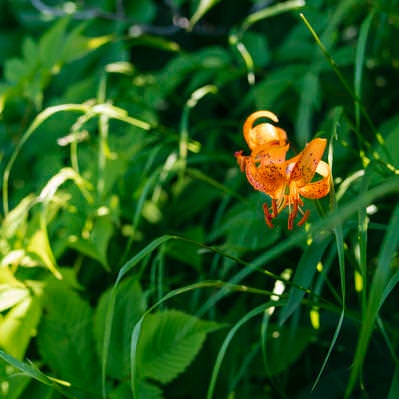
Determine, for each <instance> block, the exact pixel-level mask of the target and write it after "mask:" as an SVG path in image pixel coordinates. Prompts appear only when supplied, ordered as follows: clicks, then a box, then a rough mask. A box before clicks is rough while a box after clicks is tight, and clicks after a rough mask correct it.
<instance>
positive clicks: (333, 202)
mask: <svg viewBox="0 0 399 399" xmlns="http://www.w3.org/2000/svg"><path fill="white" fill-rule="evenodd" d="M341 113H342V109H337V110H336V113H335V118H334V123H333V129H332V132H331V139H332V138H333V137H337V135H338V134H337V126H338V122H339V118H340V117H341ZM328 150H329V151H328V161H329V164H330V167H331V170H332V172H333V160H334V158H333V157H334V152H333V147H332V140H330V145H329V149H328ZM332 176H333V173H331V181H332V180H333V177H332ZM330 207H331V209H334V210H335V211H336V212H341V211H340V209H339V208H338V207H337V197H336V195H335V189H334V185H333V184H331V190H330ZM342 225H343V224H342V223H339V224H337V225H335V226H334V227H333V232H334V235H335V242H336V247H337V254H338V265H339V275H340V283H341V284H340V285H341V303H342V308H341V314H340V317H339V320H338V323H337V326H336V328H335V331H334V334H333V337H332V339H331V342H330V346H329V348H328V351H327V354H326V357H325V358H324V360H323V364H322V365H321V367H320V370H319V372H318V374H317V377H316V379H315V382H314V383H313V386H312V390H314V389H315V387H316V386H317V384H318V383H319V381H320V378H321V376H322V374H323V372H324V370H325V368H326V366H327V363H328V361H329V359H330V356H331V353H332V351H333V349H334V347H335V344H336V342H337V339H338V336H339V333H340V331H341V328H342V323H343V321H344V317H345V302H346V284H345V281H346V278H345V256H344V234H343V228H342Z"/></svg>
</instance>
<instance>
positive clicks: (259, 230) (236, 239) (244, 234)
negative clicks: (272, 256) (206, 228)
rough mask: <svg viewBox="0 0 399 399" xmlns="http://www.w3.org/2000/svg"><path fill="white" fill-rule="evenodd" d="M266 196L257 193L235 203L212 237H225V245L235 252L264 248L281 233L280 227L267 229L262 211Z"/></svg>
mask: <svg viewBox="0 0 399 399" xmlns="http://www.w3.org/2000/svg"><path fill="white" fill-rule="evenodd" d="M265 200H266V198H265V197H264V196H263V195H259V194H258V193H255V194H252V195H250V196H249V197H248V200H247V201H246V202H245V203H237V205H235V206H233V207H232V208H231V210H230V211H229V212H228V213H227V215H226V217H225V218H224V220H223V222H222V223H221V224H220V227H218V228H217V229H216V231H215V232H214V233H213V234H212V239H217V238H220V237H222V236H225V237H226V241H225V245H226V246H227V248H229V249H230V251H231V250H233V251H234V252H235V253H243V252H246V251H253V250H257V249H261V248H266V247H267V246H269V245H271V244H272V243H273V242H275V241H276V240H277V239H278V238H279V237H280V235H281V229H280V228H278V227H276V228H275V229H272V230H270V229H268V227H267V226H266V224H265V219H264V216H263V211H262V204H263V203H264V202H265Z"/></svg>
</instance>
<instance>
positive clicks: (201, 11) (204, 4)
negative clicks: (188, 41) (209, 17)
mask: <svg viewBox="0 0 399 399" xmlns="http://www.w3.org/2000/svg"><path fill="white" fill-rule="evenodd" d="M219 1H220V0H200V3H199V4H198V7H197V8H196V10H195V12H194V14H193V16H192V17H191V19H190V24H189V27H190V29H193V27H194V25H195V24H196V23H197V22H198V21H199V20H200V19H201V18H202V17H203V16H204V15H205V14H206V13H207V12H208V11H209V10H210V9H211V8H212V7H214V6H215V5H216V4H217V3H219Z"/></svg>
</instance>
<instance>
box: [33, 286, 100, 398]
mask: <svg viewBox="0 0 399 399" xmlns="http://www.w3.org/2000/svg"><path fill="white" fill-rule="evenodd" d="M44 303H45V306H44V308H45V313H44V317H43V320H42V322H41V324H40V328H39V333H38V346H39V351H40V354H41V356H42V357H43V360H44V362H45V363H46V364H47V365H48V366H49V367H50V368H51V370H52V372H53V373H56V375H57V376H59V377H60V378H62V379H64V380H67V381H69V382H70V383H71V384H72V385H75V386H77V387H81V388H83V389H84V390H87V391H91V392H93V393H94V392H96V391H97V390H98V389H99V382H100V367H99V359H98V357H97V356H96V353H95V347H94V339H93V325H92V324H93V323H92V310H91V308H90V306H89V304H88V303H87V302H85V301H84V300H83V299H81V298H80V297H79V295H78V294H77V293H76V292H74V291H72V289H70V288H69V287H68V286H66V285H65V284H64V283H62V282H58V281H55V280H53V281H51V282H50V283H49V285H48V287H47V288H46V293H45V300H44ZM98 396H99V395H98Z"/></svg>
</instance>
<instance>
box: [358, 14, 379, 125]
mask: <svg viewBox="0 0 399 399" xmlns="http://www.w3.org/2000/svg"><path fill="white" fill-rule="evenodd" d="M373 18H374V12H371V13H370V14H369V15H368V17H367V18H366V19H365V20H364V21H363V23H362V25H361V27H360V33H359V39H358V42H357V47H356V59H355V79H354V87H355V92H354V94H355V96H356V97H357V98H359V99H361V98H362V81H363V65H364V60H365V52H366V44H367V37H368V34H369V30H370V26H371V22H372V21H373ZM355 117H356V130H357V131H358V132H360V106H359V103H358V102H355Z"/></svg>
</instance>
